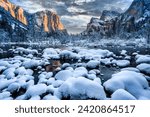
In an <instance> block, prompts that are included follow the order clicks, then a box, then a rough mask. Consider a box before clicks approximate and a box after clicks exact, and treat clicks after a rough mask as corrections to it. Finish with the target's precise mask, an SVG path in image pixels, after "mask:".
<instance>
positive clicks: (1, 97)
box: [0, 91, 11, 100]
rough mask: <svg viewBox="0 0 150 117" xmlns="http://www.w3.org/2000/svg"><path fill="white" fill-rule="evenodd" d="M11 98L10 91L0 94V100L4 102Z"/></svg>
mask: <svg viewBox="0 0 150 117" xmlns="http://www.w3.org/2000/svg"><path fill="white" fill-rule="evenodd" d="M10 96H11V94H10V92H8V91H5V92H2V93H0V100H2V99H4V98H8V97H10Z"/></svg>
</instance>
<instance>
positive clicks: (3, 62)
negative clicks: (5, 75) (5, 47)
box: [0, 60, 10, 67]
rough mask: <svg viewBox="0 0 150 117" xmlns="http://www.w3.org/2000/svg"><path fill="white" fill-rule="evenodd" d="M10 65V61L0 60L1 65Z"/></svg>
mask: <svg viewBox="0 0 150 117" xmlns="http://www.w3.org/2000/svg"><path fill="white" fill-rule="evenodd" d="M9 65H10V64H9V63H8V61H3V60H0V66H5V67H8V66H9Z"/></svg>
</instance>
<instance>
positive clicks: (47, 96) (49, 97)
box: [43, 94, 59, 100]
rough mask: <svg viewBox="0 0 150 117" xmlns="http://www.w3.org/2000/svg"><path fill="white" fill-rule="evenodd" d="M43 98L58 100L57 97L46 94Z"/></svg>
mask: <svg viewBox="0 0 150 117" xmlns="http://www.w3.org/2000/svg"><path fill="white" fill-rule="evenodd" d="M43 100H59V99H58V98H57V97H56V96H53V95H51V94H48V95H46V96H45V97H43Z"/></svg>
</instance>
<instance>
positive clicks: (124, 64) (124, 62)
mask: <svg viewBox="0 0 150 117" xmlns="http://www.w3.org/2000/svg"><path fill="white" fill-rule="evenodd" d="M116 64H117V66H119V67H127V66H129V65H130V61H128V60H117V61H116Z"/></svg>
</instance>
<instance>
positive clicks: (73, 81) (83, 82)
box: [57, 77, 106, 100]
mask: <svg viewBox="0 0 150 117" xmlns="http://www.w3.org/2000/svg"><path fill="white" fill-rule="evenodd" d="M58 92H59V93H57V94H59V95H58V97H59V96H60V97H61V98H68V97H69V98H70V99H100V100H104V99H106V94H105V92H104V89H103V87H102V86H101V85H100V84H99V83H97V82H94V81H91V80H89V79H86V78H84V77H79V78H70V79H68V80H67V81H65V82H64V83H63V84H62V85H61V86H60V87H59V89H58Z"/></svg>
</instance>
